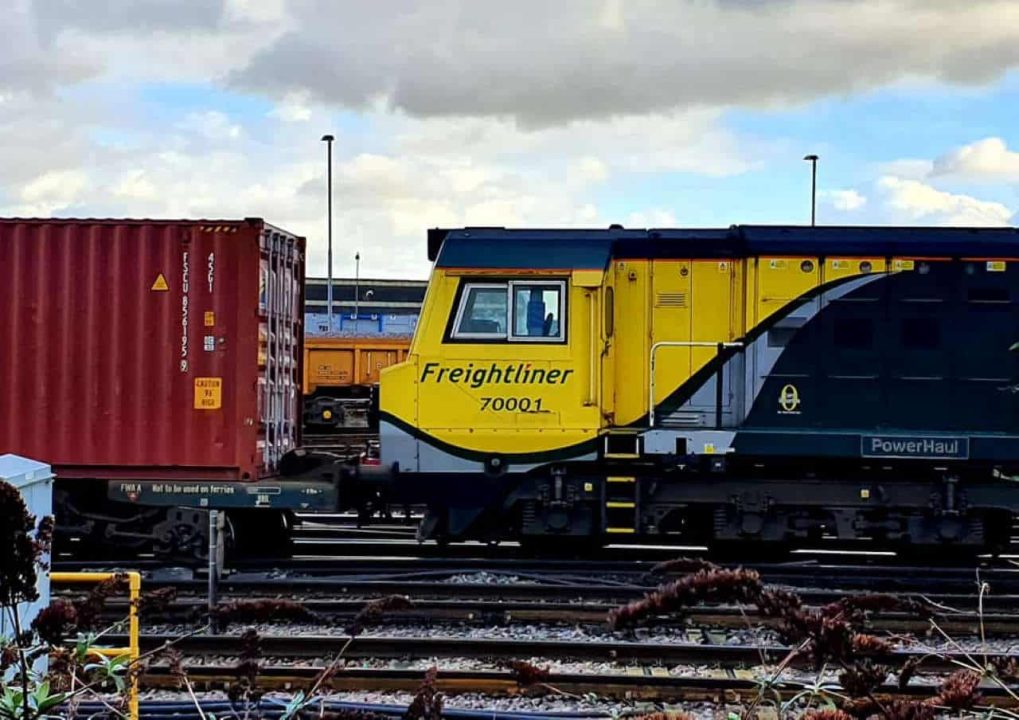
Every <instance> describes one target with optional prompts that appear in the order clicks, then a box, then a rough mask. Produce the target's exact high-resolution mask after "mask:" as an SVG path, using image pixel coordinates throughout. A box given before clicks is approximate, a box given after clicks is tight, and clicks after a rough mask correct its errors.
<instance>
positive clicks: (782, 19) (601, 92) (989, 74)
mask: <svg viewBox="0 0 1019 720" xmlns="http://www.w3.org/2000/svg"><path fill="white" fill-rule="evenodd" d="M288 10H289V12H288V19H289V22H290V23H292V25H291V27H290V29H289V30H288V31H287V32H286V33H283V34H281V35H278V36H277V37H276V38H274V39H273V40H271V41H270V42H268V43H266V44H264V45H263V47H262V49H260V50H258V51H257V52H255V53H254V54H253V55H250V56H247V57H251V58H252V59H251V62H250V63H245V64H243V65H241V64H238V66H237V67H238V68H239V69H237V70H236V71H235V72H234V73H232V75H231V78H232V80H233V82H234V83H235V84H236V86H237V87H241V88H245V89H254V90H258V91H261V92H264V93H266V94H268V95H270V96H272V97H282V96H285V95H286V94H287V93H290V92H294V91H296V90H305V91H307V92H309V93H311V95H312V96H313V97H315V98H317V99H318V100H321V101H323V102H330V103H335V104H338V105H342V106H345V107H351V108H359V109H370V108H373V107H377V103H379V102H380V100H381V101H382V102H384V103H385V104H386V105H387V106H389V107H393V108H398V109H400V110H403V111H405V112H407V113H409V114H411V115H413V116H418V117H435V116H448V117H462V116H489V117H492V116H498V117H512V118H514V119H516V120H517V121H519V122H521V123H523V124H526V125H530V126H543V125H556V124H563V123H565V122H568V121H570V120H576V119H582V118H608V117H614V116H620V115H629V114H643V113H664V112H670V111H672V110H674V109H677V108H697V107H725V106H731V105H741V106H747V105H752V106H764V107H773V106H783V105H789V104H795V103H802V102H807V101H810V100H813V99H816V98H819V97H825V96H832V95H838V94H847V93H855V92H859V91H865V90H869V89H873V88H881V87H888V86H892V85H894V84H896V83H900V82H902V81H911V80H926V81H937V82H947V83H958V84H963V85H981V84H985V83H987V82H988V81H991V80H993V79H995V78H998V77H1001V76H1002V75H1003V74H1004V73H1005V72H1006V71H1007V70H1009V69H1010V68H1013V67H1015V66H1016V65H1017V64H1019V4H1017V3H1015V2H1014V1H1012V0H942V1H941V2H935V3H932V2H929V0H880V1H878V2H867V3H861V2H845V0H811V1H810V2H807V1H805V0H771V1H770V2H746V1H745V0H715V1H710V2H709V1H705V0H659V1H655V0H643V1H640V2H621V1H619V0H602V2H591V0H558V1H557V2H547V1H546V0H518V1H517V2H514V3H510V4H506V3H491V2H476V1H475V0H445V1H443V2H405V1H403V0H376V2H371V3H366V2H362V1H361V0H301V1H300V2H293V3H291V4H290V5H289V8H288ZM931 38H937V42H931ZM850 69H851V70H850Z"/></svg>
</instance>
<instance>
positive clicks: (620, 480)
mask: <svg viewBox="0 0 1019 720" xmlns="http://www.w3.org/2000/svg"><path fill="white" fill-rule="evenodd" d="M605 480H606V482H614V483H632V482H637V478H635V477H620V476H609V477H607V478H605Z"/></svg>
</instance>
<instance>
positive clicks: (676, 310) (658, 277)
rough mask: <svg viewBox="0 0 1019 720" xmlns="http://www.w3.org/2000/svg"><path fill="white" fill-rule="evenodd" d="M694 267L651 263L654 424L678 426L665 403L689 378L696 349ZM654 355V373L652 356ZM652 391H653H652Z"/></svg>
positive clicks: (683, 263) (681, 263)
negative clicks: (693, 339) (693, 337)
mask: <svg viewBox="0 0 1019 720" xmlns="http://www.w3.org/2000/svg"><path fill="white" fill-rule="evenodd" d="M691 271H692V263H691V262H690V261H687V260H654V261H652V263H651V297H650V305H651V343H652V345H651V348H650V349H649V354H648V355H647V359H648V364H649V368H648V371H649V373H651V372H653V373H654V374H653V377H652V379H653V381H654V401H655V415H656V418H655V424H656V425H662V424H671V423H672V422H675V420H676V419H677V418H676V413H675V412H671V411H669V410H668V409H667V408H664V407H662V405H661V404H662V403H663V402H664V401H666V400H667V399H668V398H669V396H670V395H671V394H672V393H673V392H674V391H675V390H676V389H677V388H678V387H680V386H681V385H682V384H683V383H684V382H685V381H686V380H687V379H688V378H689V377H690V367H691V363H692V362H693V361H694V359H695V352H696V353H700V352H701V351H702V350H703V349H702V348H697V349H694V348H692V347H690V346H689V345H681V344H677V345H672V344H667V343H689V342H690V340H691V327H692V322H693V320H692V312H691V305H692V301H693V297H692V295H691V290H692V287H691V286H692V273H691ZM650 353H654V370H653V371H652V370H651V362H650V361H651V356H650ZM649 390H650V388H649Z"/></svg>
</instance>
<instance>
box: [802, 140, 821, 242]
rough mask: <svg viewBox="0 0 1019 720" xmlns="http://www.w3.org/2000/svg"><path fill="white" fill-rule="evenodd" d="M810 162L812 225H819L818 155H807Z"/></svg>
mask: <svg viewBox="0 0 1019 720" xmlns="http://www.w3.org/2000/svg"><path fill="white" fill-rule="evenodd" d="M803 159H804V160H807V161H809V162H810V227H814V226H815V225H817V160H818V157H817V155H813V154H811V155H805V156H804V157H803Z"/></svg>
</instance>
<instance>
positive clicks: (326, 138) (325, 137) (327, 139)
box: [322, 135, 336, 142]
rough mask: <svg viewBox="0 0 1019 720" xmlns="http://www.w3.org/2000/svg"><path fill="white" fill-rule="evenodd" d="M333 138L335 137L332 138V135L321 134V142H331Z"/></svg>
mask: <svg viewBox="0 0 1019 720" xmlns="http://www.w3.org/2000/svg"><path fill="white" fill-rule="evenodd" d="M335 139H336V138H334V137H333V136H332V135H323V136H322V142H332V141H333V140H335Z"/></svg>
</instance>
